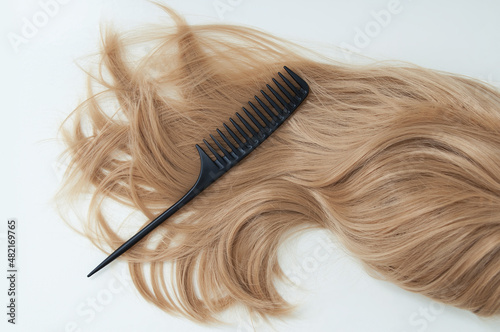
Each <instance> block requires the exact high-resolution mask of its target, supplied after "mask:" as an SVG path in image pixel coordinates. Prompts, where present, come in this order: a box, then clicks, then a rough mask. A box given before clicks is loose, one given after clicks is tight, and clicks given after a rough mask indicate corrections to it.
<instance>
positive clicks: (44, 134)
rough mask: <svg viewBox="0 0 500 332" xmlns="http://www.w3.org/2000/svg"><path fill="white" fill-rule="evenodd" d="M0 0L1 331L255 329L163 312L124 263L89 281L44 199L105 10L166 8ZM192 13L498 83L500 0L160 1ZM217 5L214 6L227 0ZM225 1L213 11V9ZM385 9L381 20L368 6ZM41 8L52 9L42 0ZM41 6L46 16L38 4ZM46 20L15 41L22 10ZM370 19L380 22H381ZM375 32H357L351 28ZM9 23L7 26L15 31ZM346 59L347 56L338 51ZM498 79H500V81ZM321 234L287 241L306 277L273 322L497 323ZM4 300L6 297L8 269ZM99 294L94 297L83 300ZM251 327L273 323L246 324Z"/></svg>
mask: <svg viewBox="0 0 500 332" xmlns="http://www.w3.org/2000/svg"><path fill="white" fill-rule="evenodd" d="M47 2H50V0H41V1H40V2H39V1H38V0H36V1H34V0H29V1H14V0H9V1H2V3H1V5H0V15H1V16H0V21H1V28H2V30H1V32H0V33H1V37H2V38H1V39H0V44H1V55H0V56H1V58H0V60H1V61H0V63H1V66H2V70H1V78H2V86H1V90H0V91H2V102H3V103H2V104H3V107H2V110H1V112H2V113H1V114H2V119H1V121H0V124H1V130H0V133H1V140H0V142H1V143H0V144H1V151H2V157H3V158H2V163H1V166H0V167H1V172H0V176H1V187H0V190H1V194H0V195H1V196H0V198H1V199H0V204H1V205H0V211H1V216H0V219H1V220H2V222H1V225H0V241H1V244H0V248H1V250H0V261H1V263H0V266H1V267H2V270H3V271H5V270H6V267H5V266H6V256H7V255H6V249H5V248H6V239H5V234H6V232H7V229H6V221H7V218H11V217H15V218H17V219H18V222H19V228H18V236H19V240H18V248H19V254H18V264H19V280H18V285H17V287H18V291H19V297H18V308H17V313H18V320H17V322H18V323H17V324H16V325H15V326H12V325H11V324H8V323H7V322H6V321H7V316H6V314H5V312H6V308H5V305H2V306H1V307H2V308H4V309H2V310H1V312H0V317H2V318H1V322H0V326H1V327H0V330H1V331H72V330H75V331H94V332H99V331H153V332H155V331H251V325H250V322H249V320H248V318H245V317H242V318H238V317H233V318H232V322H231V324H230V325H227V326H205V325H199V324H195V323H193V322H191V321H188V320H187V319H184V318H178V317H174V316H171V315H168V314H165V313H163V312H162V311H160V310H159V309H157V308H156V307H154V306H152V305H150V304H148V303H146V302H145V301H144V300H143V299H142V298H141V297H140V296H139V295H137V293H136V291H135V289H134V288H133V287H132V286H131V282H130V280H128V279H127V278H126V275H127V274H126V270H125V266H124V265H121V264H114V266H113V268H111V269H109V270H108V271H107V273H101V274H99V275H97V276H96V277H95V278H92V279H87V278H86V274H87V273H88V272H89V270H90V269H91V268H93V267H94V266H95V265H96V264H97V263H98V262H100V261H101V260H102V259H103V255H102V254H100V253H99V252H98V251H97V250H96V249H95V248H93V247H92V246H91V245H90V243H89V242H88V241H87V240H85V239H83V238H81V237H79V236H78V235H77V234H75V233H74V232H73V231H72V230H70V229H69V228H68V227H67V226H66V225H65V224H64V223H63V222H62V221H61V220H60V218H59V217H58V216H57V214H56V213H55V212H54V211H53V210H52V207H51V205H50V204H49V199H50V198H51V196H52V195H53V193H54V191H55V190H56V188H57V187H58V184H59V182H58V178H57V176H56V172H55V171H54V168H53V164H54V163H55V161H56V158H57V154H58V153H59V152H60V151H61V150H60V146H59V145H58V144H56V143H55V141H54V140H53V138H55V137H56V129H57V125H58V124H59V122H60V121H61V120H62V119H63V118H64V117H65V116H66V115H67V114H69V112H70V111H71V110H72V109H73V108H74V107H75V106H76V105H77V103H78V101H79V100H81V98H82V97H83V96H84V95H83V77H84V75H83V73H82V72H81V70H80V69H78V67H77V66H76V65H75V61H76V60H78V59H81V58H82V57H84V56H85V55H88V54H90V53H92V52H94V51H95V50H96V45H97V41H98V38H99V35H98V32H99V31H98V24H99V22H100V21H101V19H105V20H108V21H114V22H117V23H118V25H120V26H123V27H125V28H126V27H128V26H132V25H135V24H137V23H140V22H142V23H147V22H150V21H155V22H157V21H158V20H161V16H163V14H162V12H161V11H160V10H158V9H156V8H155V7H154V6H153V5H152V4H150V3H148V2H146V1H142V0H127V1H124V0H122V1H97V0H87V1H83V0H72V1H71V0H66V1H62V0H61V1H59V2H61V3H62V2H64V3H65V4H60V5H58V8H57V10H56V9H55V8H54V7H52V9H49V10H48V11H51V14H52V16H50V15H47V16H46V18H47V20H46V22H44V21H43V19H44V17H43V12H42V11H43V8H42V6H41V4H40V3H47ZM160 2H163V3H166V4H168V5H170V6H171V7H173V8H174V9H176V10H177V11H179V12H180V13H182V14H184V15H187V17H188V20H189V22H191V23H196V22H205V23H206V22H225V23H237V24H245V25H251V26H256V27H259V28H262V29H264V30H266V31H269V32H272V33H274V34H277V35H280V36H283V37H286V38H289V39H291V40H294V41H299V42H300V41H302V42H307V45H308V46H310V45H312V44H311V42H320V43H321V49H324V48H326V47H328V46H333V45H337V46H339V45H346V44H349V45H352V46H355V47H357V48H358V49H359V51H360V52H361V53H363V54H366V55H368V56H371V57H376V58H379V59H398V60H406V61H410V62H413V63H416V64H418V65H421V66H425V67H431V68H436V69H441V70H446V71H451V72H456V73H460V74H465V75H469V76H473V77H477V78H481V79H485V80H487V81H490V82H494V83H495V82H498V81H500V67H499V66H498V64H499V55H500V38H499V37H498V33H499V32H500V19H499V17H498V14H499V13H500V2H498V1H493V0H492V1H474V2H473V1H464V0H462V1H456V0H455V1H451V0H449V1H430V0H426V1H424V0H421V1H415V0H414V1H411V0H400V1H397V2H394V1H387V0H383V1H379V0H377V1H367V0H366V1H362V0H357V1H340V0H337V1H326V0H325V1H320V0H317V1H297V0H294V1H273V2H271V1H269V0H266V1H264V0H220V1H219V0H217V1H213V0H210V1H203V0H198V1H193V0H191V1H180V0H179V1H160ZM221 4H222V5H221ZM217 6H221V8H222V7H223V8H225V9H226V11H225V12H217V10H216V7H217ZM381 10H387V11H388V12H389V10H392V12H393V13H392V14H391V15H390V18H388V17H387V15H386V16H384V17H385V21H382V23H383V24H382V25H381V24H380V23H376V22H377V20H376V19H375V17H376V16H377V15H375V16H374V14H373V13H374V12H377V13H380V11H381ZM46 11H47V10H46ZM40 12H42V14H40ZM34 15H35V16H37V15H38V16H40V15H41V16H40V17H38V16H37V19H39V20H40V21H39V23H40V22H41V25H43V26H41V27H40V28H39V29H38V31H36V32H33V31H32V33H31V36H29V38H26V41H25V43H23V44H21V45H19V47H18V50H17V52H16V50H15V47H13V46H12V44H11V43H10V42H9V36H12V33H14V34H17V35H19V36H22V28H23V25H24V24H26V23H25V21H24V20H25V19H27V20H29V21H32V20H33V16H34ZM377 27H378V28H377ZM370 28H371V29H372V30H370V31H369V33H370V34H371V37H370V38H369V40H367V39H365V40H364V41H363V40H360V37H359V32H358V31H359V30H365V29H370ZM9 34H10V35H9ZM340 60H344V61H347V60H349V59H348V54H345V55H343V54H341V59H340ZM497 84H498V83H497ZM325 236H326V235H325V233H323V232H319V231H318V232H310V233H307V234H304V235H303V236H302V237H301V238H300V244H301V245H300V246H298V247H295V246H293V248H292V246H289V247H288V249H287V248H284V249H283V250H284V252H285V255H284V256H285V257H286V262H284V264H285V266H286V269H287V271H288V272H289V274H290V276H291V277H293V278H294V280H295V281H296V282H297V283H300V287H301V288H302V289H303V290H302V291H301V290H299V289H298V288H288V289H286V290H285V293H286V296H287V297H289V298H292V299H295V300H298V301H299V303H300V306H299V310H298V311H297V314H296V318H293V319H285V320H282V321H276V322H275V323H274V328H275V330H276V331H305V330H307V331H398V332H403V331H407V332H411V331H499V330H500V319H499V318H496V319H480V318H477V317H476V316H474V315H473V314H471V313H469V312H466V311H462V310H458V309H454V308H452V307H448V306H443V305H439V304H436V303H434V302H432V301H431V300H429V299H427V298H424V297H422V296H419V295H415V294H411V293H408V292H405V291H403V290H401V289H399V288H397V287H396V286H394V285H391V284H388V283H384V282H381V281H377V280H374V279H372V278H370V277H368V276H367V275H366V274H365V273H364V272H363V271H362V270H361V269H360V267H359V266H358V265H357V264H356V263H354V262H352V261H351V260H350V259H349V258H348V257H347V256H346V255H345V254H343V253H342V252H341V250H340V249H339V248H335V247H334V248H333V249H331V248H329V247H328V248H326V247H323V246H322V242H321V241H320V240H319V239H321V238H324V237H325ZM1 279H2V281H1V282H0V294H2V295H0V303H2V304H4V303H6V301H7V295H6V289H7V284H6V280H5V279H6V278H4V277H3V278H1ZM92 301H95V305H94V306H93V305H92V304H91V303H92ZM254 326H255V329H256V330H257V331H271V330H272V328H271V327H269V326H267V325H265V324H263V323H260V322H255V323H254Z"/></svg>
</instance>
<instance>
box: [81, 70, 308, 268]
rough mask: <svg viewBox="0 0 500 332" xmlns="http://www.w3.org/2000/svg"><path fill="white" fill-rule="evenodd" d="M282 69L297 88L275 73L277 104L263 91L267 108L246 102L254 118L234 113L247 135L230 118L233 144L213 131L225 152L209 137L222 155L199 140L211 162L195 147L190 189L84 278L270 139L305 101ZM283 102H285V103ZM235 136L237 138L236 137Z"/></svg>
mask: <svg viewBox="0 0 500 332" xmlns="http://www.w3.org/2000/svg"><path fill="white" fill-rule="evenodd" d="M284 69H285V70H286V72H287V73H288V75H290V77H291V78H292V80H293V81H294V82H295V83H296V84H298V86H296V85H295V84H293V83H292V82H290V80H289V79H287V78H286V77H285V76H284V75H282V74H281V73H278V75H279V77H280V78H281V80H283V82H285V85H286V86H287V87H288V89H286V88H285V87H284V86H283V85H282V84H280V83H279V82H278V81H277V80H275V79H274V78H273V82H274V84H275V85H276V87H277V88H278V90H279V91H280V92H281V94H279V93H278V92H277V91H276V90H275V89H273V88H272V87H271V86H270V85H269V84H267V85H266V86H267V89H268V90H269V91H270V92H271V93H272V95H273V96H274V97H275V99H276V100H277V101H278V103H276V102H275V101H274V100H273V99H272V98H271V97H270V96H269V95H268V94H267V93H266V92H265V91H264V90H260V92H261V94H262V96H263V97H264V98H265V100H266V101H267V102H268V103H269V105H270V106H271V107H269V106H268V105H266V104H265V103H264V102H263V101H262V100H261V99H260V98H259V97H258V96H255V100H256V102H257V103H258V105H259V106H260V109H259V108H258V107H257V106H256V105H255V104H254V103H252V102H248V105H249V106H250V108H251V109H252V110H253V112H254V114H252V112H250V111H249V110H247V109H246V108H245V107H243V112H244V113H245V115H246V117H247V118H245V117H244V116H242V115H241V114H239V113H238V112H236V117H237V118H238V120H239V121H240V123H241V125H243V127H245V128H246V130H247V131H245V130H244V129H243V128H242V126H241V125H240V124H238V123H237V122H236V121H235V120H234V119H233V118H229V121H230V122H231V125H232V126H233V129H231V128H230V127H229V126H228V125H226V124H225V123H223V126H224V129H225V131H226V132H227V134H229V136H230V137H231V138H232V139H233V140H234V141H231V140H230V139H229V138H228V136H227V135H226V134H224V133H223V132H222V131H221V130H219V129H217V130H216V131H217V133H218V134H219V136H220V138H221V139H222V140H223V141H224V143H225V144H226V146H227V148H228V149H229V150H228V149H227V148H225V147H224V146H223V145H222V144H221V143H220V142H219V141H218V140H217V139H216V138H215V137H214V136H212V135H210V138H211V139H212V140H213V142H214V143H215V145H216V146H217V148H218V149H219V150H220V151H221V152H222V155H220V154H219V153H218V152H217V151H216V149H215V148H214V147H213V146H212V145H210V143H209V142H207V141H206V140H203V143H204V144H205V146H206V147H207V149H208V150H209V152H210V155H212V156H213V157H214V160H213V159H212V158H211V157H210V156H209V155H208V154H207V153H206V152H205V151H204V150H203V149H202V148H201V147H200V146H199V145H198V144H196V149H197V150H198V153H199V155H200V160H201V170H200V175H199V177H198V180H197V181H196V183H195V184H194V186H193V187H192V188H191V189H190V190H189V191H188V192H187V193H186V194H185V195H184V196H183V197H182V198H181V199H180V200H179V201H178V202H177V203H175V204H174V205H172V206H171V207H170V208H169V209H168V210H166V211H165V212H163V213H162V214H160V215H159V216H158V217H156V219H154V220H153V221H152V222H151V223H149V224H148V225H147V226H145V227H144V228H143V229H141V230H140V231H139V232H138V233H137V234H136V235H134V236H133V237H132V238H131V239H129V240H128V241H127V242H125V243H124V244H123V245H121V246H120V247H119V248H118V249H116V250H115V251H114V252H113V253H112V254H111V255H109V257H107V258H106V259H105V260H104V261H103V262H102V263H101V264H99V265H98V266H97V267H96V268H95V269H94V270H92V272H90V273H89V274H88V275H87V277H90V276H92V275H93V274H94V273H96V272H97V271H99V270H100V269H102V268H103V267H105V266H106V265H108V264H109V263H111V262H112V261H113V260H115V259H116V258H117V257H119V256H120V255H121V254H123V253H124V252H125V251H127V250H128V249H130V248H131V247H132V246H134V245H135V244H136V243H137V242H139V241H140V240H141V239H142V238H144V237H145V236H146V235H147V234H149V233H150V232H151V231H152V230H154V229H155V228H156V227H157V226H158V225H160V224H161V223H163V222H164V221H165V220H167V219H168V218H169V217H170V216H171V215H173V214H174V213H175V212H177V210H179V209H180V208H181V207H182V206H184V205H185V204H186V203H188V202H189V201H190V200H192V199H193V198H194V197H195V196H196V195H198V194H199V193H200V192H201V191H203V189H205V188H207V187H208V186H209V185H210V184H211V183H212V182H214V181H215V180H217V179H218V178H219V177H220V176H222V174H224V173H226V172H227V171H228V170H229V169H230V168H231V167H233V166H234V165H236V164H237V163H238V162H239V161H241V160H242V159H243V158H245V157H246V156H247V155H248V154H250V152H252V151H253V150H254V149H255V148H256V147H257V146H259V145H260V144H261V143H262V142H263V141H264V140H265V139H266V138H267V137H269V135H271V134H272V133H273V132H274V131H275V130H276V129H277V128H278V127H279V126H280V125H281V124H282V123H283V122H284V121H285V120H286V119H287V118H288V117H289V116H290V115H291V114H292V113H293V111H295V110H296V109H297V107H298V106H299V105H300V103H302V101H304V99H305V98H306V97H307V95H308V93H309V86H308V85H307V83H306V82H305V81H304V80H303V79H302V78H300V77H299V76H298V75H297V74H295V73H294V72H293V71H291V70H290V69H289V68H287V67H286V66H285V67H284ZM283 96H284V97H283ZM286 100H288V102H287V101H286ZM279 104H281V106H278V105H279ZM273 110H274V111H273ZM258 119H260V120H261V121H259V120H258ZM250 122H251V123H252V124H253V126H252V125H251V124H250ZM238 134H239V135H240V136H238Z"/></svg>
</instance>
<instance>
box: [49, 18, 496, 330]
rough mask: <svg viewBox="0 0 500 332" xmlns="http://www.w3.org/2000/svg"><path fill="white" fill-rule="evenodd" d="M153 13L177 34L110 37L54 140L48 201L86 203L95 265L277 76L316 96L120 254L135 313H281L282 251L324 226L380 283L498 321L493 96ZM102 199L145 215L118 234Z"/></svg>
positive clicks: (177, 185)
mask: <svg viewBox="0 0 500 332" xmlns="http://www.w3.org/2000/svg"><path fill="white" fill-rule="evenodd" d="M164 9H165V11H167V12H168V13H169V15H170V16H171V17H172V18H173V20H174V22H175V24H174V25H172V26H156V27H154V28H153V29H150V30H141V32H140V33H138V34H118V33H116V32H114V31H113V30H111V29H108V30H106V31H105V33H104V37H103V40H102V49H101V63H100V65H99V67H98V72H97V73H96V74H93V73H90V72H89V80H88V82H89V84H88V98H87V99H86V100H85V101H84V102H83V103H81V105H79V106H78V107H77V109H76V110H75V111H74V112H73V113H72V114H71V115H70V116H69V117H68V119H67V120H66V121H65V123H64V124H63V125H62V129H61V132H62V137H63V140H64V142H65V143H66V145H67V151H66V153H67V155H68V156H69V157H70V160H71V161H70V164H69V167H68V170H67V173H66V177H65V184H64V186H63V187H62V189H61V191H60V192H59V199H61V201H65V202H67V201H69V202H72V201H75V200H77V199H79V195H80V194H81V193H90V194H91V199H90V202H89V203H88V204H89V211H88V218H87V220H86V221H85V222H84V223H83V233H84V234H85V235H86V236H88V237H89V239H91V240H92V242H93V243H94V244H95V245H96V246H97V247H98V248H100V249H101V250H102V251H104V252H105V253H110V252H111V251H113V250H114V249H116V248H117V247H118V246H119V245H121V244H122V243H123V242H124V241H125V240H127V239H128V237H129V235H132V234H133V233H135V231H136V230H138V229H140V228H141V227H142V226H144V225H146V224H147V223H148V222H149V221H150V220H151V219H153V218H154V217H155V216H156V215H158V214H159V213H161V212H163V211H164V210H165V209H166V208H168V207H169V206H170V205H172V204H173V203H175V202H176V201H177V200H178V199H179V198H180V197H181V196H182V195H183V194H184V193H185V192H186V191H187V190H188V189H189V188H190V187H191V186H192V185H193V184H194V182H195V180H196V178H197V176H198V172H199V162H198V157H197V153H196V150H195V144H196V143H200V142H201V141H202V139H203V138H205V137H208V135H209V134H211V133H212V134H213V132H214V131H215V128H218V127H220V126H221V124H222V123H223V122H224V121H227V119H228V118H229V117H230V116H233V115H234V113H235V112H236V111H237V110H238V108H239V107H241V105H243V104H244V103H246V102H247V101H248V100H249V99H251V98H252V97H253V95H254V94H256V93H257V92H258V91H259V90H260V89H261V88H262V87H263V86H262V85H263V84H265V83H267V82H269V80H270V78H272V77H273V75H274V74H275V73H276V72H277V71H279V70H281V68H282V66H283V65H287V66H288V67H290V68H291V69H293V70H294V71H295V72H297V73H298V74H299V75H301V76H302V77H303V78H304V79H305V80H306V81H307V82H308V83H309V85H310V88H311V92H310V95H309V97H308V99H307V100H306V101H305V102H304V103H303V105H302V106H300V108H299V109H298V110H297V111H296V113H295V114H294V115H293V116H292V117H291V118H290V119H289V120H287V122H286V123H285V124H284V125H283V126H282V127H281V128H280V129H279V130H277V131H276V132H275V133H274V134H273V135H271V137H269V138H268V139H267V140H266V141H265V142H264V143H263V144H262V145H261V146H260V147H259V148H258V149H257V150H256V151H255V152H253V153H252V154H250V156H249V157H248V158H246V159H245V160H244V161H242V162H241V163H240V164H239V165H238V166H236V167H235V168H233V169H232V170H231V171H229V172H228V173H227V174H225V175H224V176H223V177H222V178H220V179H219V180H217V181H216V182H215V183H213V184H212V186H210V187H209V188H208V189H206V190H205V191H204V192H203V193H201V194H200V195H198V196H197V197H196V198H195V199H194V200H193V201H192V202H190V203H189V204H188V205H186V206H185V207H184V208H183V209H182V211H179V213H178V216H176V217H175V218H172V219H171V220H168V221H167V222H165V223H163V224H162V225H161V226H160V227H159V228H158V229H157V230H156V231H155V232H154V235H152V236H150V237H148V238H146V239H145V241H142V242H140V243H139V244H137V245H136V246H135V247H133V248H132V249H131V250H129V251H128V252H127V253H126V254H125V255H123V256H122V257H124V258H126V260H127V261H128V262H129V268H130V272H131V275H132V277H133V281H134V284H135V286H136V287H137V289H138V290H139V292H140V294H141V295H142V296H143V297H144V298H145V299H147V300H148V301H150V302H152V303H154V304H155V305H156V306H158V307H160V308H161V309H164V310H165V311H167V312H170V313H179V314H182V315H184V316H186V317H189V318H191V319H193V320H196V321H200V322H207V321H210V320H214V319H216V316H217V314H218V313H219V312H221V311H223V310H224V309H226V308H228V307H230V306H233V305H235V304H242V305H244V306H246V307H247V308H248V309H250V310H251V311H253V312H255V313H258V314H261V315H263V316H280V315H284V314H287V313H289V312H290V309H291V308H292V306H291V305H290V304H289V303H287V302H286V301H285V300H284V299H283V297H282V296H281V295H280V294H279V292H278V291H277V289H276V286H275V282H276V280H278V279H280V278H281V279H283V278H285V276H284V273H283V272H282V270H281V269H280V265H279V262H278V258H277V249H278V247H279V246H280V244H281V243H282V242H283V240H284V239H285V238H287V237H288V236H290V235H291V234H293V233H294V232H296V231H299V230H303V229H305V228H323V229H328V230H330V231H331V232H332V233H333V234H334V235H335V236H336V238H338V239H339V241H340V242H341V243H342V244H343V245H344V246H345V247H346V248H347V249H348V250H349V251H350V252H351V253H352V254H353V255H354V256H355V257H357V258H359V260H360V261H361V262H362V263H363V265H364V266H365V267H366V269H367V271H368V272H369V273H371V274H373V275H375V276H377V277H379V278H383V279H385V280H388V281H391V282H393V283H394V284H396V285H398V286H400V287H401V288H403V289H406V290H409V291H412V292H417V293H420V294H423V295H425V296H428V297H429V298H432V299H434V300H436V301H439V302H442V303H446V304H450V305H453V306H456V307H458V308H463V309H466V310H470V311H472V312H474V313H476V314H478V315H481V316H490V315H495V314H498V313H499V312H500V93H499V92H498V91H497V90H495V89H494V88H492V87H489V86H487V85H485V84H483V83H481V82H479V81H476V80H472V79H469V78H464V77H460V76H458V75H452V74H448V73H442V72H438V71H435V70H428V69H423V68H418V67H416V66H410V65H394V64H390V65H387V64H372V65H363V66H361V65H358V66H354V65H345V64H339V63H336V62H333V61H327V60H324V59H319V58H318V57H317V56H315V55H314V54H313V53H308V52H307V50H304V49H301V48H300V47H298V46H296V45H292V44H290V43H288V42H286V41H284V40H282V39H279V38H276V37H273V36H271V35H269V34H266V33H263V32H261V31H257V30H254V29H252V28H248V27H239V26H232V25H196V26H190V25H188V24H187V23H186V22H185V21H184V20H183V18H181V17H180V16H179V15H177V14H176V13H174V12H173V11H171V10H170V9H168V8H164ZM145 45H146V46H145ZM150 45H154V47H153V48H150V49H148V47H150ZM144 51H145V52H144ZM140 52H142V53H145V54H142V55H141V54H139V53H140ZM109 198H110V199H112V200H114V201H116V202H118V203H120V204H122V205H125V206H128V207H131V208H132V209H134V210H138V211H140V212H142V214H144V216H143V217H141V218H128V219H127V220H126V222H124V223H121V222H119V223H117V222H116V220H115V221H113V218H112V217H110V216H106V211H104V202H105V201H106V199H109ZM118 224H120V229H129V230H130V233H129V234H127V235H126V236H124V235H123V234H121V235H120V234H119V231H118V230H119V227H118ZM166 267H168V268H169V269H170V271H171V273H172V275H171V278H169V277H168V276H167V275H166V274H165V270H166ZM285 279H286V278H285Z"/></svg>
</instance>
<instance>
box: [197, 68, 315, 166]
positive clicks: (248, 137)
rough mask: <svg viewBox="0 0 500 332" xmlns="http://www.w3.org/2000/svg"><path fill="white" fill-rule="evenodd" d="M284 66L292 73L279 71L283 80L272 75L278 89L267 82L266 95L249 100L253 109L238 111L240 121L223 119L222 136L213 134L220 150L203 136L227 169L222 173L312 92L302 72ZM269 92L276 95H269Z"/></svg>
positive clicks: (214, 157)
mask: <svg viewBox="0 0 500 332" xmlns="http://www.w3.org/2000/svg"><path fill="white" fill-rule="evenodd" d="M284 69H285V71H286V72H287V73H288V76H289V77H286V76H285V75H283V74H282V73H278V76H279V78H280V80H281V81H282V82H283V83H281V82H279V81H278V80H277V79H274V78H273V79H272V81H273V83H274V85H275V86H276V88H277V89H276V88H273V87H271V86H270V85H269V84H267V85H266V87H267V90H268V91H267V92H266V91H264V90H260V93H261V94H262V97H263V99H261V98H259V96H254V98H255V100H256V101H257V104H255V103H253V102H251V101H249V102H248V105H249V106H250V109H247V108H245V107H242V110H243V112H244V114H243V115H242V114H240V113H239V112H236V113H235V115H236V118H237V120H238V121H237V120H235V119H233V118H229V121H230V123H231V125H232V128H231V127H230V126H228V125H227V124H226V123H223V126H224V130H220V129H219V128H217V129H216V131H217V134H218V136H219V137H220V140H219V138H218V137H215V136H213V135H210V137H211V139H212V140H213V141H214V143H215V145H216V146H217V148H218V151H217V149H216V148H214V147H213V146H211V145H210V144H209V143H208V142H207V141H206V140H203V143H205V145H206V147H207V148H208V150H209V151H210V153H209V156H211V159H212V161H213V162H214V163H215V164H216V165H217V166H218V167H219V168H220V169H221V171H223V172H222V173H224V172H225V171H227V170H228V169H229V168H231V167H232V166H234V165H235V164H236V163H237V162H239V161H240V160H241V159H243V158H244V157H245V156H246V155H248V154H249V153H250V152H251V151H252V150H253V149H255V148H256V147H257V146H258V145H259V144H260V143H262V142H263V141H264V140H265V139H266V138H267V137H268V136H269V135H271V133H273V132H274V131H275V130H276V129H277V128H278V127H279V126H280V125H281V124H282V123H283V122H284V121H285V120H286V119H287V118H288V117H289V116H290V114H291V113H292V112H293V111H294V110H295V109H296V108H297V107H298V106H299V104H300V103H301V102H302V101H303V100H304V99H305V98H306V96H307V94H308V93H309V86H308V85H307V83H306V82H305V81H304V80H303V79H302V78H301V77H300V76H299V75H297V74H296V73H294V72H293V71H292V70H290V69H289V68H287V67H284ZM269 92H270V93H271V95H272V96H273V97H274V99H273V98H272V97H271V96H270V95H269ZM265 101H267V104H266V102H265ZM279 104H281V106H279ZM223 143H224V144H225V145H223ZM222 173H221V174H222Z"/></svg>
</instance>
